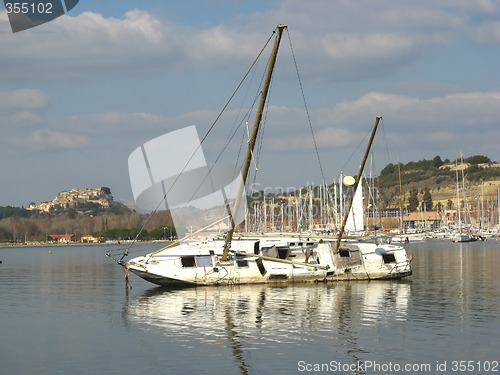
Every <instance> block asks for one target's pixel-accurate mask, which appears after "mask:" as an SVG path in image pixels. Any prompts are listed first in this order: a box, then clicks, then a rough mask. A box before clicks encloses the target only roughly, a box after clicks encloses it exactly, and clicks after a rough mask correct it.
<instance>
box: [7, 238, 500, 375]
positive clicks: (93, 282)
mask: <svg viewBox="0 0 500 375" xmlns="http://www.w3.org/2000/svg"><path fill="white" fill-rule="evenodd" d="M141 246H145V247H149V248H151V249H152V248H154V246H153V245H147V244H145V245H141ZM110 247H118V246H117V245H71V246H66V245H60V246H54V247H50V248H49V247H29V246H24V247H8V248H0V259H2V261H3V263H2V264H1V265H0V298H1V304H0V319H1V322H2V338H1V339H0V353H1V354H0V357H1V360H0V372H1V373H3V374H4V373H5V374H8V373H23V374H28V375H29V374H42V375H43V374H55V373H72V374H88V373H99V374H117V373H120V374H137V373H139V372H140V373H149V374H184V373H187V372H189V373H191V372H192V373H204V374H212V373H220V372H225V373H230V374H260V373H275V374H290V373H303V372H306V369H307V368H312V367H311V366H313V365H320V364H325V363H326V364H328V365H331V364H337V365H343V366H347V365H349V366H351V365H353V364H363V365H365V366H367V365H369V364H370V363H371V364H372V365H374V364H378V365H379V366H389V364H390V363H392V366H395V365H396V364H397V365H401V366H404V365H406V364H410V365H412V366H417V367H418V366H420V365H423V364H429V365H431V366H432V371H431V372H430V373H435V369H436V366H437V365H441V368H443V364H444V363H445V362H446V366H447V370H446V371H442V373H456V371H452V370H451V369H452V365H453V361H460V360H466V361H473V363H474V366H475V370H474V371H469V372H468V373H471V374H485V373H487V372H486V371H484V366H490V367H489V368H490V371H488V373H489V372H491V373H496V372H493V371H492V370H493V369H495V368H497V367H495V366H498V365H497V363H498V360H499V357H498V335H499V334H500V315H499V314H498V312H499V310H500V279H499V278H498V269H499V267H500V243H499V242H498V241H496V240H488V241H484V242H483V241H477V242H472V243H456V244H454V243H451V242H450V241H445V240H426V241H424V242H421V243H415V244H411V246H410V249H409V252H410V253H411V255H412V256H413V262H412V267H413V275H412V276H411V277H410V278H408V279H404V280H392V281H391V280H386V281H356V282H349V281H346V282H339V283H334V284H293V285H281V286H279V285H278V286H276V285H246V286H222V287H215V288H214V287H203V288H192V289H180V290H172V289H164V288H161V287H155V286H153V285H152V284H150V283H147V282H145V281H143V280H141V279H139V278H134V279H132V280H131V283H130V286H131V287H132V288H127V287H126V286H125V281H124V274H123V272H122V270H121V268H120V267H116V265H115V264H114V263H113V262H110V261H109V259H107V258H106V257H105V253H106V252H107V251H109V250H110ZM49 250H50V251H51V253H49ZM28 359H29V360H28ZM478 366H481V369H480V370H478ZM415 368H416V367H415ZM341 370H342V369H340V370H339V371H335V373H346V374H351V373H366V374H375V373H380V372H381V371H374V369H373V368H370V367H367V368H365V370H364V371H358V372H356V371H341ZM324 372H325V373H326V371H324ZM331 372H333V370H332V371H330V373H331ZM384 373H391V372H390V371H385V372H384ZM402 373H415V374H416V373H421V371H407V372H402Z"/></svg>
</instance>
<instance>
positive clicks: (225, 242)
mask: <svg viewBox="0 0 500 375" xmlns="http://www.w3.org/2000/svg"><path fill="white" fill-rule="evenodd" d="M286 27H287V26H286V25H281V24H280V25H278V27H277V30H276V36H275V41H274V47H273V50H272V52H271V57H270V59H269V63H268V66H267V70H266V74H265V79H264V82H263V85H262V90H261V94H260V100H259V107H258V108H257V110H256V117H255V120H254V124H253V128H252V130H251V134H249V141H248V149H247V152H246V158H245V160H244V162H243V167H242V169H241V177H242V181H241V186H240V188H239V189H240V190H239V194H237V195H236V202H235V203H234V206H233V209H228V211H229V215H228V217H226V218H222V219H221V220H219V222H220V221H222V220H225V219H229V221H230V225H229V230H228V231H227V233H226V234H225V235H224V236H218V237H215V238H211V239H204V240H198V241H189V242H181V241H177V242H176V243H173V244H170V245H168V246H166V247H164V248H162V249H159V250H157V251H155V252H152V253H149V254H146V255H143V256H139V257H135V258H132V259H130V260H125V259H124V258H125V257H126V255H127V254H128V253H127V254H124V256H123V257H122V258H121V259H119V260H117V262H118V263H119V264H120V265H122V266H123V268H124V269H125V271H126V274H127V275H128V273H129V272H132V273H134V274H136V275H138V276H139V277H141V278H143V279H145V280H147V281H149V282H152V283H154V284H158V285H164V286H171V287H188V286H207V285H232V284H263V283H294V282H317V283H319V282H322V283H327V282H336V281H341V280H371V279H399V278H403V277H406V276H409V275H411V273H412V270H411V264H410V263H411V262H410V258H409V257H408V255H407V252H406V249H405V248H404V247H403V246H398V245H392V244H387V243H375V242H346V241H343V240H342V235H343V232H344V228H345V225H346V222H347V214H348V211H349V210H347V211H346V215H345V217H344V220H343V224H342V228H341V229H340V232H339V235H338V237H337V238H335V237H332V236H328V235H315V234H304V233H265V234H251V233H235V228H236V224H235V220H234V218H235V217H236V215H237V212H236V211H238V209H239V207H240V204H239V200H240V199H245V198H244V194H243V198H242V194H241V193H242V192H243V191H244V186H245V183H246V180H247V176H248V170H249V167H250V164H251V160H252V157H253V150H254V146H255V141H256V137H257V133H258V131H259V126H260V122H261V118H262V113H263V110H264V105H265V101H266V96H267V92H268V89H269V85H270V82H271V77H272V72H273V68H274V63H275V61H276V56H277V54H278V47H279V44H280V40H281V35H282V33H283V30H284V29H285V28H286ZM379 120H380V117H377V120H376V123H375V126H374V129H373V133H372V137H371V139H370V142H369V145H368V147H367V153H366V154H365V160H364V161H363V163H362V166H361V168H360V173H358V177H357V178H356V181H355V184H354V189H356V188H357V186H358V184H359V179H360V176H361V175H362V173H361V172H362V168H364V163H365V162H366V155H367V154H368V151H369V149H370V147H371V142H372V140H373V136H374V134H375V131H376V128H377V125H378V122H379Z"/></svg>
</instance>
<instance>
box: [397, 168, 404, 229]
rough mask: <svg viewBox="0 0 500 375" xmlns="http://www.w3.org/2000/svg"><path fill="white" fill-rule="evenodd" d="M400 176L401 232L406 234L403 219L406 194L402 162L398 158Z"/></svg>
mask: <svg viewBox="0 0 500 375" xmlns="http://www.w3.org/2000/svg"><path fill="white" fill-rule="evenodd" d="M398 176H399V220H400V223H401V224H400V225H401V230H400V233H401V234H404V233H405V229H404V220H403V215H404V213H403V209H404V195H403V181H402V180H401V163H400V162H399V160H398Z"/></svg>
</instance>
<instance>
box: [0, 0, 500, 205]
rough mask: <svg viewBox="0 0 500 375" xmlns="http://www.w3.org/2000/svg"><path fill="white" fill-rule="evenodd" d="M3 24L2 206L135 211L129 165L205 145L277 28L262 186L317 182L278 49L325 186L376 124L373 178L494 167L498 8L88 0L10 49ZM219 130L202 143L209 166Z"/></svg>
mask: <svg viewBox="0 0 500 375" xmlns="http://www.w3.org/2000/svg"><path fill="white" fill-rule="evenodd" d="M0 9H1V10H0V51H1V52H0V157H1V160H2V162H1V163H0V176H1V185H0V205H14V206H26V205H27V204H29V203H30V202H37V203H38V202H42V201H46V200H51V199H52V198H53V197H54V196H55V195H57V193H58V192H60V191H62V190H67V189H71V188H73V187H76V188H83V187H100V186H108V187H110V188H111V191H112V192H113V194H114V196H115V199H117V200H122V201H131V200H132V192H131V187H130V181H129V175H128V168H127V160H128V156H129V155H130V153H131V152H132V151H133V150H134V149H136V148H137V147H139V146H140V145H141V144H143V143H145V142H147V141H148V140H151V139H153V138H155V137H158V136H160V135H162V134H165V133H167V132H169V131H173V130H176V129H180V128H182V127H185V126H189V125H193V124H194V125H197V127H198V131H199V133H200V136H203V134H204V132H205V131H206V130H207V129H208V128H209V126H210V125H211V124H212V122H213V121H214V119H215V118H216V116H217V114H218V112H219V111H220V110H221V109H222V107H223V105H224V104H225V103H226V101H227V99H228V98H229V95H230V94H231V93H232V91H233V90H234V88H235V87H236V85H237V84H238V82H239V80H240V79H241V77H242V76H243V74H244V72H245V71H246V69H247V68H248V66H249V65H250V63H251V62H252V60H253V59H254V58H255V56H256V55H257V53H258V51H259V50H260V49H261V48H262V46H263V45H264V43H265V41H266V40H267V39H268V38H269V36H270V35H271V32H272V30H273V29H274V28H275V26H276V24H277V23H286V24H288V26H289V29H288V33H286V35H285V37H284V39H283V42H282V47H281V49H280V55H279V57H278V65H277V68H276V73H275V78H274V82H273V91H272V96H271V101H270V109H269V114H268V117H267V122H266V127H265V135H264V141H263V145H262V156H261V159H260V161H259V164H260V165H259V172H258V174H257V178H256V180H255V181H256V182H258V183H259V184H260V186H261V187H266V186H270V187H290V186H294V187H300V186H303V185H305V184H306V183H308V182H316V183H318V182H319V181H321V179H322V178H323V176H322V175H321V173H320V169H319V167H318V162H317V158H316V154H315V151H314V147H313V142H312V138H311V135H310V128H309V124H308V122H307V117H306V115H305V110H304V105H303V101H302V96H301V92H300V87H299V85H298V82H297V77H296V74H295V67H294V65H293V64H294V63H293V58H292V55H291V51H290V43H289V41H288V35H289V36H290V40H291V42H292V46H293V52H294V54H295V58H296V61H297V65H298V69H299V72H300V78H301V82H302V86H303V89H304V94H305V98H306V102H307V109H308V112H309V115H310V119H311V124H312V127H313V129H314V131H315V135H316V141H317V145H318V151H319V155H320V159H321V164H322V167H323V171H324V177H325V178H326V179H327V180H330V181H331V180H332V179H334V178H338V175H339V173H340V171H341V170H343V171H344V173H350V174H355V173H356V171H357V166H358V165H359V163H360V160H361V157H362V155H361V154H362V149H363V148H364V145H365V143H366V134H367V133H368V132H369V130H370V128H371V126H372V124H373V122H374V120H375V117H376V116H377V115H382V116H383V119H384V120H383V124H382V125H383V126H382V128H381V130H380V131H379V134H378V136H377V138H376V142H375V145H374V157H375V158H374V159H375V171H376V172H377V171H379V170H380V169H381V168H382V167H384V166H385V165H386V164H387V163H389V162H391V163H397V161H398V160H400V161H402V162H408V161H412V160H421V159H432V158H433V157H434V156H435V155H440V156H441V157H442V158H443V159H445V158H449V159H455V158H457V157H459V156H460V152H463V154H464V156H471V155H477V154H481V155H486V156H489V157H490V158H491V159H492V160H496V161H500V147H498V144H499V142H500V130H499V129H500V127H499V120H498V119H499V118H500V78H499V77H500V75H499V74H498V68H497V67H498V66H500V3H499V2H498V1H495V0H491V1H488V0H482V1H468V0H462V1H455V0H454V1H452V0H449V1H439V2H436V1H419V2H414V1H411V2H410V1H356V2H346V1H336V0H328V1H300V0H286V1H285V0H283V1H278V0H275V1H242V0H241V1H238V0H233V1H230V0H219V1H217V0H213V1H195V0H192V1H168V0H161V1H160V0H144V1H128V0H107V1H92V0H85V1H80V3H79V4H78V5H77V6H76V7H75V8H74V9H73V10H72V11H71V12H69V13H68V14H67V15H65V16H62V17H60V18H58V19H57V20H55V21H53V22H50V23H47V24H44V25H42V26H39V27H36V28H33V29H29V30H25V31H22V32H19V33H15V34H13V33H12V32H11V29H10V26H9V23H8V19H7V15H6V13H5V12H4V10H3V8H0ZM256 74H257V77H259V74H260V73H256ZM257 80H258V79H257ZM241 106H243V105H242V104H240V102H238V101H236V102H235V103H232V104H231V106H230V107H229V113H235V112H237V111H238V110H239V108H240V107H241ZM225 121H226V122H227V123H228V124H229V128H230V126H231V125H230V120H229V119H228V120H225ZM223 125H224V124H223ZM229 128H227V129H229ZM227 129H226V130H224V127H223V126H222V127H221V128H220V129H218V130H216V131H215V132H214V137H213V139H208V140H207V144H206V145H205V146H204V147H205V148H204V150H205V152H206V154H207V155H206V156H207V160H208V161H211V160H213V159H214V158H215V155H216V150H217V149H218V148H219V147H220V145H221V144H222V143H221V142H222V139H225V137H226V134H227V132H228V131H229V130H227ZM237 148H238V146H236V147H235V148H234V149H232V151H234V152H235V153H237ZM229 151H231V149H229ZM235 153H234V154H233V156H232V157H233V159H234V157H235V156H234V155H235ZM228 157H229V158H231V156H228ZM167 162H168V161H167Z"/></svg>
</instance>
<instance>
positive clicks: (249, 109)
mask: <svg viewBox="0 0 500 375" xmlns="http://www.w3.org/2000/svg"><path fill="white" fill-rule="evenodd" d="M263 81H264V75H262V78H261V81H260V84H259V88H260V87H262V82H263ZM260 91H261V90H258V91H257V94H256V95H255V97H254V99H253V102H252V105H251V106H250V107H249V108H248V111H247V113H246V115H245V119H244V120H245V125H246V127H245V128H244V129H243V133H242V136H241V142H240V148H239V150H238V156H237V157H236V162H235V163H234V171H233V177H235V176H236V171H237V169H238V164H239V160H240V156H241V150H242V149H243V143H244V141H245V138H246V139H247V143H248V140H249V135H248V122H249V120H250V115H251V114H252V111H253V109H254V107H255V103H256V102H257V100H258V99H259V95H260ZM245 130H246V132H245Z"/></svg>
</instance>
